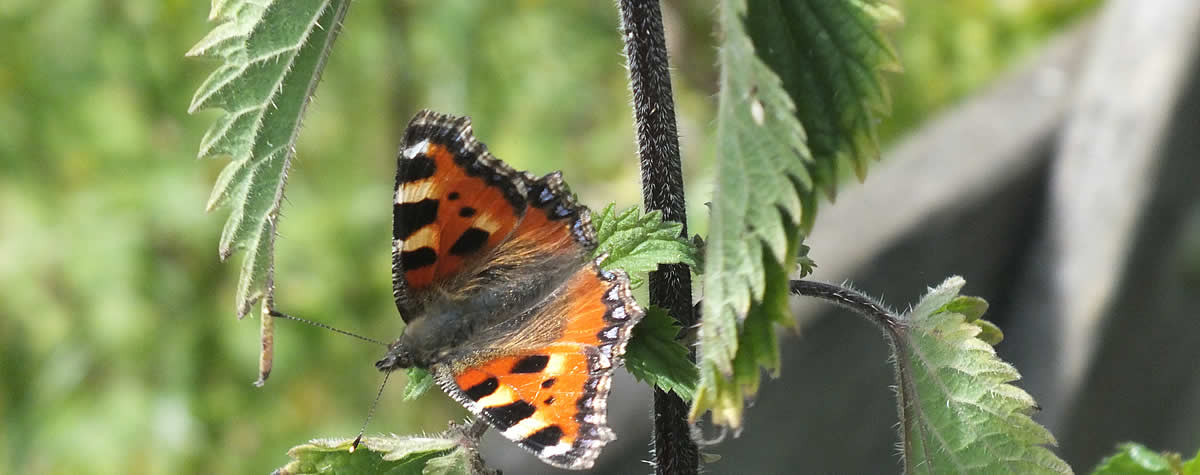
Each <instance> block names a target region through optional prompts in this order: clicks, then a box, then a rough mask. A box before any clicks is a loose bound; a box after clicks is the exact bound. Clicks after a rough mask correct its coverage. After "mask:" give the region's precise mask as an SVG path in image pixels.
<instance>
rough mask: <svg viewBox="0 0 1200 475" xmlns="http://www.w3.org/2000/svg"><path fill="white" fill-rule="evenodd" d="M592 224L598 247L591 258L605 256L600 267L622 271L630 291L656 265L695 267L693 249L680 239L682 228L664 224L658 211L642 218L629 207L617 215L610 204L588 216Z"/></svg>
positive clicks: (694, 252) (640, 214) (635, 209)
mask: <svg viewBox="0 0 1200 475" xmlns="http://www.w3.org/2000/svg"><path fill="white" fill-rule="evenodd" d="M592 224H593V225H594V226H595V227H596V241H597V243H598V244H597V246H596V251H595V253H594V255H596V256H599V255H601V254H607V255H608V257H606V258H605V259H604V262H602V263H601V265H602V266H603V267H604V268H607V269H621V270H624V271H625V272H626V273H628V274H629V277H630V279H632V281H633V282H632V283H633V286H634V287H638V286H640V285H641V283H642V282H643V281H644V279H643V278H642V276H643V275H644V274H646V273H647V272H650V271H653V270H657V269H658V266H659V264H679V263H683V264H687V265H689V266H693V267H695V266H696V249H695V247H694V246H693V245H692V243H691V242H690V241H688V240H686V239H683V238H681V237H680V232H681V231H682V230H683V224H681V223H675V222H671V221H667V222H664V221H663V220H662V214H661V213H659V212H658V211H651V212H649V213H646V214H642V212H641V210H640V209H639V208H637V207H631V208H628V209H626V210H625V211H622V212H620V213H617V212H616V205H615V204H610V205H608V206H606V207H604V210H602V211H600V213H598V214H596V215H593V216H592Z"/></svg>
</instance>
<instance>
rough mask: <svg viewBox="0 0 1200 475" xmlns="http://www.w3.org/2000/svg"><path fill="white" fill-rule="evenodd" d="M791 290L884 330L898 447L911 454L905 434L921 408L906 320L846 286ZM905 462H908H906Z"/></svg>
mask: <svg viewBox="0 0 1200 475" xmlns="http://www.w3.org/2000/svg"><path fill="white" fill-rule="evenodd" d="M790 288H791V291H792V293H793V294H796V295H803V296H806V297H815V298H818V299H821V300H825V301H827V302H832V303H834V304H836V305H838V306H840V307H843V308H846V309H849V310H851V311H853V312H854V313H856V314H858V315H859V316H861V317H864V318H866V319H867V320H869V321H870V322H871V323H874V324H875V325H876V326H878V327H879V328H881V329H883V334H884V336H885V337H886V338H887V340H888V343H889V344H890V345H891V347H892V359H893V360H894V361H893V363H894V364H895V368H896V384H897V387H896V391H897V396H898V398H899V400H898V401H897V403H898V404H897V405H898V407H897V410H898V412H899V413H900V431H899V435H900V446H901V447H902V448H903V453H905V454H910V453H913V446H912V441H911V440H909V438H908V434H909V433H911V432H912V431H911V428H912V424H915V423H916V421H917V415H916V414H915V413H917V412H920V406H918V405H917V387H916V383H915V382H914V381H913V369H912V367H911V366H910V361H912V355H911V354H910V353H909V348H908V345H907V344H906V341H907V333H906V328H907V321H906V320H905V319H904V317H903V316H901V315H898V314H896V312H894V311H892V310H891V309H888V308H887V307H886V306H884V305H883V304H882V303H879V301H878V300H875V299H874V298H871V297H870V296H868V295H866V294H864V293H862V292H859V291H857V290H854V289H851V288H849V287H842V286H839V285H833V284H826V283H822V282H812V281H808V280H793V281H791V282H790ZM924 446H927V445H924ZM905 463H908V460H906V461H905Z"/></svg>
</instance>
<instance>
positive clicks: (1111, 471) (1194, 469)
mask: <svg viewBox="0 0 1200 475" xmlns="http://www.w3.org/2000/svg"><path fill="white" fill-rule="evenodd" d="M1092 474H1093V475H1200V453H1197V454H1196V456H1195V457H1192V459H1191V460H1188V461H1186V462H1185V461H1184V460H1183V457H1181V456H1180V455H1179V454H1177V453H1174V452H1155V451H1153V450H1150V449H1149V448H1147V447H1146V446H1144V445H1142V444H1136V443H1132V442H1127V443H1124V444H1121V445H1120V446H1118V447H1117V453H1115V454H1112V455H1109V456H1108V457H1105V458H1104V460H1101V461H1100V464H1099V465H1098V466H1097V467H1096V470H1094V471H1092Z"/></svg>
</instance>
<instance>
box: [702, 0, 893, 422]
mask: <svg viewBox="0 0 1200 475" xmlns="http://www.w3.org/2000/svg"><path fill="white" fill-rule="evenodd" d="M750 3H751V5H750V6H747V2H746V1H745V0H726V1H723V2H721V4H720V7H719V13H718V16H719V22H720V32H721V35H722V42H721V45H720V49H719V51H718V60H719V62H720V64H721V73H720V92H719V94H718V106H717V151H718V164H717V173H716V176H717V184H716V190H715V192H714V196H713V200H712V203H713V205H712V218H711V221H710V223H709V229H710V230H711V231H710V234H709V236H708V240H707V242H706V243H705V255H704V263H705V267H704V272H703V275H704V278H703V288H704V292H703V294H704V301H703V304H702V309H701V310H702V311H701V314H702V315H703V322H704V323H703V325H701V327H700V341H699V343H700V351H701V354H700V365H701V372H700V374H701V381H700V386H699V387H698V389H697V391H698V395H697V398H696V401H695V403H694V404H693V406H692V417H693V418H695V417H698V416H699V415H700V414H702V413H703V412H705V411H708V410H712V411H713V420H714V422H715V423H718V424H724V425H730V426H735V427H736V426H737V425H738V424H740V419H741V411H742V403H743V402H742V399H743V397H745V396H750V395H753V393H754V392H755V391H756V390H757V387H758V380H759V372H760V366H761V367H763V368H765V369H768V370H772V371H775V370H777V369H778V359H779V356H778V349H777V347H776V344H775V339H774V328H773V327H772V325H773V323H780V322H790V321H791V317H790V315H789V314H788V311H787V306H786V299H787V295H788V291H787V285H788V282H787V279H788V274H789V273H790V272H791V271H792V270H793V269H794V267H793V266H795V265H796V264H799V265H800V266H801V270H802V272H809V271H811V261H810V260H800V261H798V260H797V250H798V249H799V246H801V245H802V242H801V241H802V239H803V235H804V234H805V233H807V232H808V231H809V230H810V229H811V226H812V222H813V219H814V217H815V214H816V203H817V202H816V193H815V190H816V189H824V190H826V191H827V192H830V193H832V190H833V188H832V187H833V184H834V183H835V182H834V180H833V179H832V178H822V179H819V180H814V178H813V176H814V173H815V174H818V176H819V175H820V174H822V173H825V172H823V170H829V171H833V170H834V167H835V165H833V163H835V162H836V161H837V160H848V159H855V160H857V159H860V158H861V159H862V160H863V161H864V162H865V160H867V159H869V158H873V157H875V156H877V154H878V147H877V145H876V144H875V137H874V134H875V132H874V123H873V121H874V120H876V119H877V118H878V116H879V114H880V113H882V112H883V111H885V110H886V109H887V107H888V104H889V99H888V96H887V92H886V90H885V89H884V87H883V84H882V82H881V81H880V78H879V76H878V73H877V71H878V70H879V69H881V68H885V67H887V66H889V65H892V64H894V60H895V57H894V55H892V54H891V49H890V47H887V46H886V43H883V42H882V41H883V37H882V34H881V33H880V32H879V31H878V23H879V21H878V20H877V19H878V18H882V17H883V16H886V15H884V13H885V10H887V9H886V8H883V7H882V6H880V4H879V3H878V2H874V1H870V0H854V1H847V2H842V1H836V2H835V1H828V0H824V1H822V0H807V1H799V2H757V1H756V2H750ZM785 10H786V11H785ZM797 15H800V16H801V17H797ZM877 41H878V42H879V43H878V44H876V42H877ZM843 43H845V44H843ZM817 45H820V47H822V48H823V49H822V51H813V50H812V49H813V48H815V47H816V46H817ZM881 47H882V49H880V48H881ZM881 52H884V53H887V54H881ZM843 56H846V57H843ZM860 66H862V67H865V71H864V70H863V69H862V68H860ZM816 74H822V75H828V76H821V77H815V76H814V75H816ZM814 81H816V82H819V84H816V85H813V84H812V83H813V82H814ZM809 86H813V87H811V88H810V87H809ZM818 86H819V87H818ZM818 106H819V107H818ZM821 114H826V115H821ZM864 120H866V122H864ZM810 122H812V124H811V127H813V130H815V131H816V133H817V134H818V136H819V137H820V138H821V139H822V140H824V141H825V142H826V143H830V144H832V145H829V146H828V147H826V148H822V149H816V148H812V146H813V145H814V144H813V143H812V139H813V138H814V136H813V135H810V134H808V133H806V131H807V130H808V128H809V127H810ZM831 124H833V125H836V127H833V126H831ZM847 150H848V151H851V152H853V153H850V152H847ZM817 152H821V155H817V154H816V153H817ZM862 157H866V158H862ZM814 159H815V160H814ZM860 168H863V169H865V167H860ZM829 174H830V176H831V177H835V175H836V174H835V173H832V172H831V173H829ZM768 274H771V276H768ZM768 300H770V302H769V303H766V302H767V301H768ZM779 302H784V304H783V305H780V304H779ZM748 327H751V328H753V329H754V331H756V332H759V335H757V336H755V337H753V338H750V339H747V338H745V337H744V336H743V333H744V332H746V331H747V328H748ZM754 341H759V342H762V343H761V344H762V345H763V346H762V347H751V348H744V347H743V345H745V344H755V343H753V342H754ZM768 342H769V343H768Z"/></svg>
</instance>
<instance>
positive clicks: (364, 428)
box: [350, 371, 392, 453]
mask: <svg viewBox="0 0 1200 475" xmlns="http://www.w3.org/2000/svg"><path fill="white" fill-rule="evenodd" d="M391 375H392V372H391V371H388V372H386V373H383V383H382V384H380V385H379V392H378V393H376V394H375V401H373V402H372V403H371V409H370V410H368V411H367V420H365V421H363V425H362V428H361V429H358V437H355V438H354V443H353V444H350V453H354V451H355V450H356V449H358V444H359V443H361V442H362V438H363V434H364V433H366V432H367V424H368V423H370V422H371V417H374V416H375V406H378V405H379V398H380V396H383V388H384V387H386V386H387V382H388V378H389V377H391Z"/></svg>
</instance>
